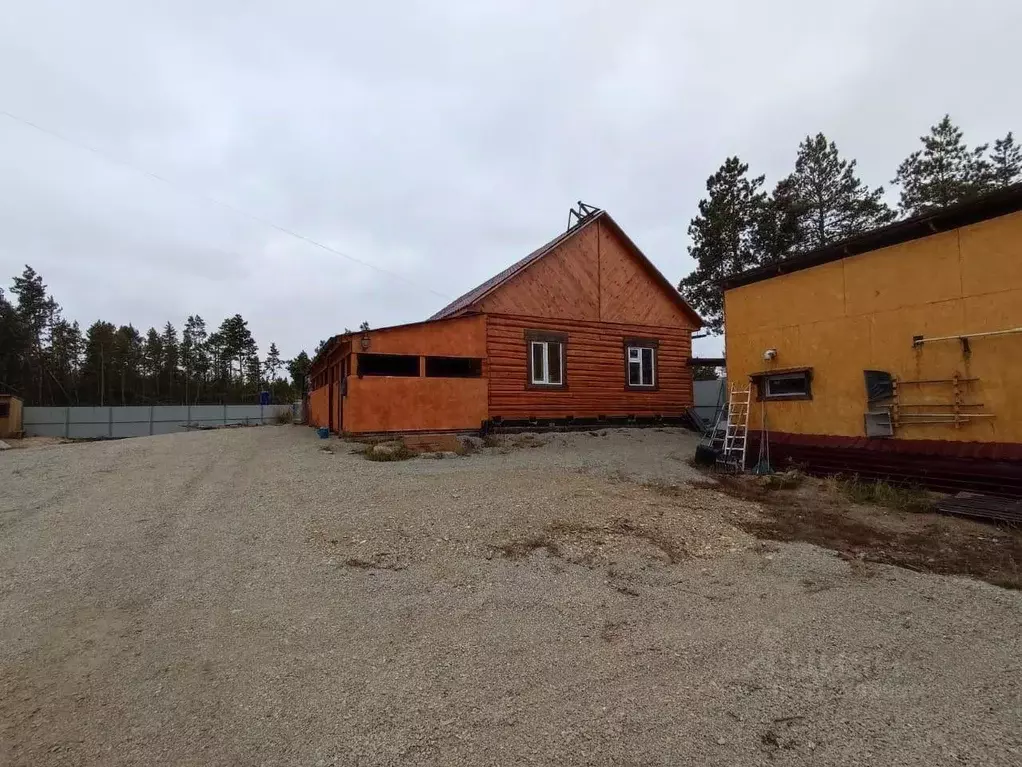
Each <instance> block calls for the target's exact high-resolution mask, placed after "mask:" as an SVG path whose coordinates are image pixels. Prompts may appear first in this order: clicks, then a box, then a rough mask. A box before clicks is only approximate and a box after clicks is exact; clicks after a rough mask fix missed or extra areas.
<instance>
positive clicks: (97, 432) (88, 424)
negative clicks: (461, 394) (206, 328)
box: [24, 404, 291, 439]
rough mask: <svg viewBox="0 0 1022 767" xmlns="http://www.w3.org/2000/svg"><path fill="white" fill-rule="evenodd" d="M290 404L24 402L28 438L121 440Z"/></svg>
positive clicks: (266, 413)
mask: <svg viewBox="0 0 1022 767" xmlns="http://www.w3.org/2000/svg"><path fill="white" fill-rule="evenodd" d="M290 410H291V405H290V404H287V405H153V406H151V407H150V406H148V405H123V406H113V407H27V408H25V410H24V430H25V434H26V435H27V436H29V437H67V438H70V439H122V438H125V437H147V436H151V435H156V434H173V433H175V432H181V431H188V430H190V429H200V428H211V427H217V426H230V425H239V424H240V425H246V426H259V425H262V424H269V423H274V422H275V421H276V418H277V415H278V414H279V413H281V412H288V411H290Z"/></svg>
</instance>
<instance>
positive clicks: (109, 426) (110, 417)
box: [106, 407, 114, 439]
mask: <svg viewBox="0 0 1022 767" xmlns="http://www.w3.org/2000/svg"><path fill="white" fill-rule="evenodd" d="M106 435H107V436H108V437H110V438H111V439H113V436H114V409H113V407H107V409H106Z"/></svg>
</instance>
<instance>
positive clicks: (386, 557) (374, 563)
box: [344, 551, 408, 572]
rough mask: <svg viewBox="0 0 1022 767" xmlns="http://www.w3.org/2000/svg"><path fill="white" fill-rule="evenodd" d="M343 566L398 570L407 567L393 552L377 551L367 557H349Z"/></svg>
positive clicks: (362, 568) (360, 568)
mask: <svg viewBox="0 0 1022 767" xmlns="http://www.w3.org/2000/svg"><path fill="white" fill-rule="evenodd" d="M344 566H345V567H352V568H355V569H356V570H391V571H394V572H398V571H400V570H404V569H406V568H407V567H408V565H407V564H405V563H404V562H403V561H402V560H401V559H400V558H399V557H398V556H397V555H396V554H395V553H394V552H391V551H379V552H377V553H375V554H373V555H372V556H370V557H368V558H363V557H349V558H348V559H346V560H344Z"/></svg>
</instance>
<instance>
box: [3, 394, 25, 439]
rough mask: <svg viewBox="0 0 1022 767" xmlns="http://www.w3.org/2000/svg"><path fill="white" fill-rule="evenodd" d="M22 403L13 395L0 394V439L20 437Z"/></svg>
mask: <svg viewBox="0 0 1022 767" xmlns="http://www.w3.org/2000/svg"><path fill="white" fill-rule="evenodd" d="M21 413H22V401H21V398H20V397H15V396H14V395H13V394H0V439H4V438H5V437H21V436H22V435H23V434H24V432H23V430H22V425H21Z"/></svg>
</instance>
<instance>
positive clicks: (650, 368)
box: [625, 339, 659, 389]
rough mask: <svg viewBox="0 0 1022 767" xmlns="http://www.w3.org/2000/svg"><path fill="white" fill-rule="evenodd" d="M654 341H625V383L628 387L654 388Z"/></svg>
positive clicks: (655, 364) (655, 376)
mask: <svg viewBox="0 0 1022 767" xmlns="http://www.w3.org/2000/svg"><path fill="white" fill-rule="evenodd" d="M658 346H659V344H658V343H657V342H656V341H653V340H649V339H630V340H626V341H625V385H626V386H627V387H628V388H629V389H655V388H656V385H657V347H658Z"/></svg>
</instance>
